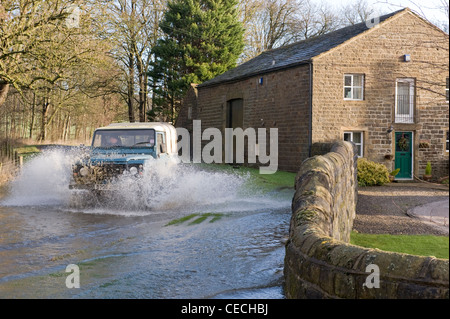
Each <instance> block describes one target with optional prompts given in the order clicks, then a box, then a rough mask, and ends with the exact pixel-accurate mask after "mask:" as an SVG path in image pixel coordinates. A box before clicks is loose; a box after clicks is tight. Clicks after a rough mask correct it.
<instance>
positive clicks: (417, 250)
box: [350, 232, 449, 259]
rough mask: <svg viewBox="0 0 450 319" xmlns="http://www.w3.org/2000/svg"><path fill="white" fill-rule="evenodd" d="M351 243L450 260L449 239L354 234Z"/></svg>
mask: <svg viewBox="0 0 450 319" xmlns="http://www.w3.org/2000/svg"><path fill="white" fill-rule="evenodd" d="M350 243H351V244H353V245H357V246H362V247H366V248H378V249H381V250H384V251H392V252H398V253H405V254H410V255H417V256H434V257H437V258H443V259H448V257H449V238H448V237H445V236H432V235H387V234H362V233H357V232H352V234H351V236H350Z"/></svg>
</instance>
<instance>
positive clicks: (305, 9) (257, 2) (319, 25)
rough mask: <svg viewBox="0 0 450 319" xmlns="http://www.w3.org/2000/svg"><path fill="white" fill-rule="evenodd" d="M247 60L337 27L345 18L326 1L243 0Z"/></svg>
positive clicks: (241, 5)
mask: <svg viewBox="0 0 450 319" xmlns="http://www.w3.org/2000/svg"><path fill="white" fill-rule="evenodd" d="M240 8H241V14H242V17H241V19H242V21H243V23H244V26H245V29H246V35H245V38H246V42H247V46H246V50H245V54H244V55H245V56H244V60H246V59H250V58H252V57H255V56H256V55H258V54H260V53H261V52H263V51H266V50H270V49H273V48H277V47H280V46H284V45H287V44H289V43H292V42H295V41H300V40H304V39H307V38H310V37H315V36H319V35H321V34H325V33H327V32H330V31H333V30H335V29H336V28H337V27H338V26H340V25H341V20H340V18H339V16H338V15H336V14H335V13H334V12H333V10H332V9H330V8H329V6H327V5H326V4H325V3H323V2H322V3H319V4H317V3H315V2H313V1H311V0H270V1H263V0H242V1H241V4H240Z"/></svg>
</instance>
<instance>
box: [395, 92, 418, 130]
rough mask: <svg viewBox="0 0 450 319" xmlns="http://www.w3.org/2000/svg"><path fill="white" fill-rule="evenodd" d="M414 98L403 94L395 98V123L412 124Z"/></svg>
mask: <svg viewBox="0 0 450 319" xmlns="http://www.w3.org/2000/svg"><path fill="white" fill-rule="evenodd" d="M414 109H415V102H414V96H412V95H409V94H405V95H397V96H396V104H395V123H414Z"/></svg>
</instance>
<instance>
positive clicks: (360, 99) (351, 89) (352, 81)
mask: <svg viewBox="0 0 450 319" xmlns="http://www.w3.org/2000/svg"><path fill="white" fill-rule="evenodd" d="M355 76H360V77H361V83H359V85H356V84H355V82H354V78H355ZM347 77H351V83H350V85H345V79H346V78H347ZM364 81H365V77H364V74H361V73H346V74H344V91H343V94H344V100H345V101H363V100H364ZM345 89H350V92H351V97H349V98H348V97H346V96H345ZM354 89H361V98H359V99H355V98H354Z"/></svg>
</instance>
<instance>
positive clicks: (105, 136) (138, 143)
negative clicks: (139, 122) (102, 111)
mask: <svg viewBox="0 0 450 319" xmlns="http://www.w3.org/2000/svg"><path fill="white" fill-rule="evenodd" d="M154 145H155V131H154V130H146V129H135V130H132V129H130V130H97V131H95V133H94V138H93V140H92V146H93V147H102V148H110V147H153V146H154Z"/></svg>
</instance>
